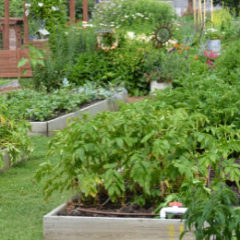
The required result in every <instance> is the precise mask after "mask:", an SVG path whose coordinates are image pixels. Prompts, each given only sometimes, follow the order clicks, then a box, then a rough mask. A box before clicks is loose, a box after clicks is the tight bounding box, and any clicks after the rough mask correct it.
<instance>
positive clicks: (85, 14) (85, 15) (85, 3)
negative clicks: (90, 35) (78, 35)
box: [83, 0, 88, 22]
mask: <svg viewBox="0 0 240 240" xmlns="http://www.w3.org/2000/svg"><path fill="white" fill-rule="evenodd" d="M83 21H84V22H87V21H88V0H83Z"/></svg>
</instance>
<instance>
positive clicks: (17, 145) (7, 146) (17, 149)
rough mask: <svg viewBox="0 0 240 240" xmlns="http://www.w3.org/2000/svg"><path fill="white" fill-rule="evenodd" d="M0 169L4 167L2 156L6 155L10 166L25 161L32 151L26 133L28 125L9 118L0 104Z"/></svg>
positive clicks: (3, 106)
mask: <svg viewBox="0 0 240 240" xmlns="http://www.w3.org/2000/svg"><path fill="white" fill-rule="evenodd" d="M0 107H1V108H0V109H1V110H0V169H1V168H2V167H3V166H4V162H3V155H4V153H6V152H7V153H8V154H9V155H10V158H11V164H15V163H17V162H18V161H19V160H22V157H23V156H24V158H25V159H26V158H27V156H28V154H29V153H30V152H31V151H32V145H31V142H30V139H29V138H28V136H27V132H28V130H29V129H30V125H29V123H27V122H25V121H21V120H18V121H16V120H13V119H12V118H9V113H8V110H7V107H6V105H4V104H3V103H2V102H1V104H0Z"/></svg>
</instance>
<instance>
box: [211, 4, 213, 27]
mask: <svg viewBox="0 0 240 240" xmlns="http://www.w3.org/2000/svg"><path fill="white" fill-rule="evenodd" d="M211 22H212V24H213V0H211Z"/></svg>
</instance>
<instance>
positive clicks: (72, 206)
mask: <svg viewBox="0 0 240 240" xmlns="http://www.w3.org/2000/svg"><path fill="white" fill-rule="evenodd" d="M153 211H154V208H148V209H146V208H142V207H139V206H138V205H136V204H129V205H126V206H123V207H114V206H113V205H111V204H110V205H109V204H108V205H104V206H103V205H100V206H97V207H94V206H84V205H82V204H79V203H75V202H73V201H70V202H68V203H67V207H66V208H65V209H64V210H62V211H61V212H59V213H58V215H59V216H89V217H131V218H141V217H144V218H155V217H157V216H159V214H153V213H152V212H153Z"/></svg>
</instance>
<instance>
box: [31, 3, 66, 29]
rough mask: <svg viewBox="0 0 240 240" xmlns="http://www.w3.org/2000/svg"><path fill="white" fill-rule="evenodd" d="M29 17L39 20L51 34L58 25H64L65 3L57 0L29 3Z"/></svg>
mask: <svg viewBox="0 0 240 240" xmlns="http://www.w3.org/2000/svg"><path fill="white" fill-rule="evenodd" d="M30 4H31V6H30V7H29V13H30V17H31V18H34V19H40V20H41V21H42V22H43V24H44V25H46V28H47V29H48V30H49V31H50V32H52V31H55V29H56V27H57V26H59V25H64V24H65V23H66V5H65V1H59V0H42V1H41V2H39V1H37V0H31V1H30Z"/></svg>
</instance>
